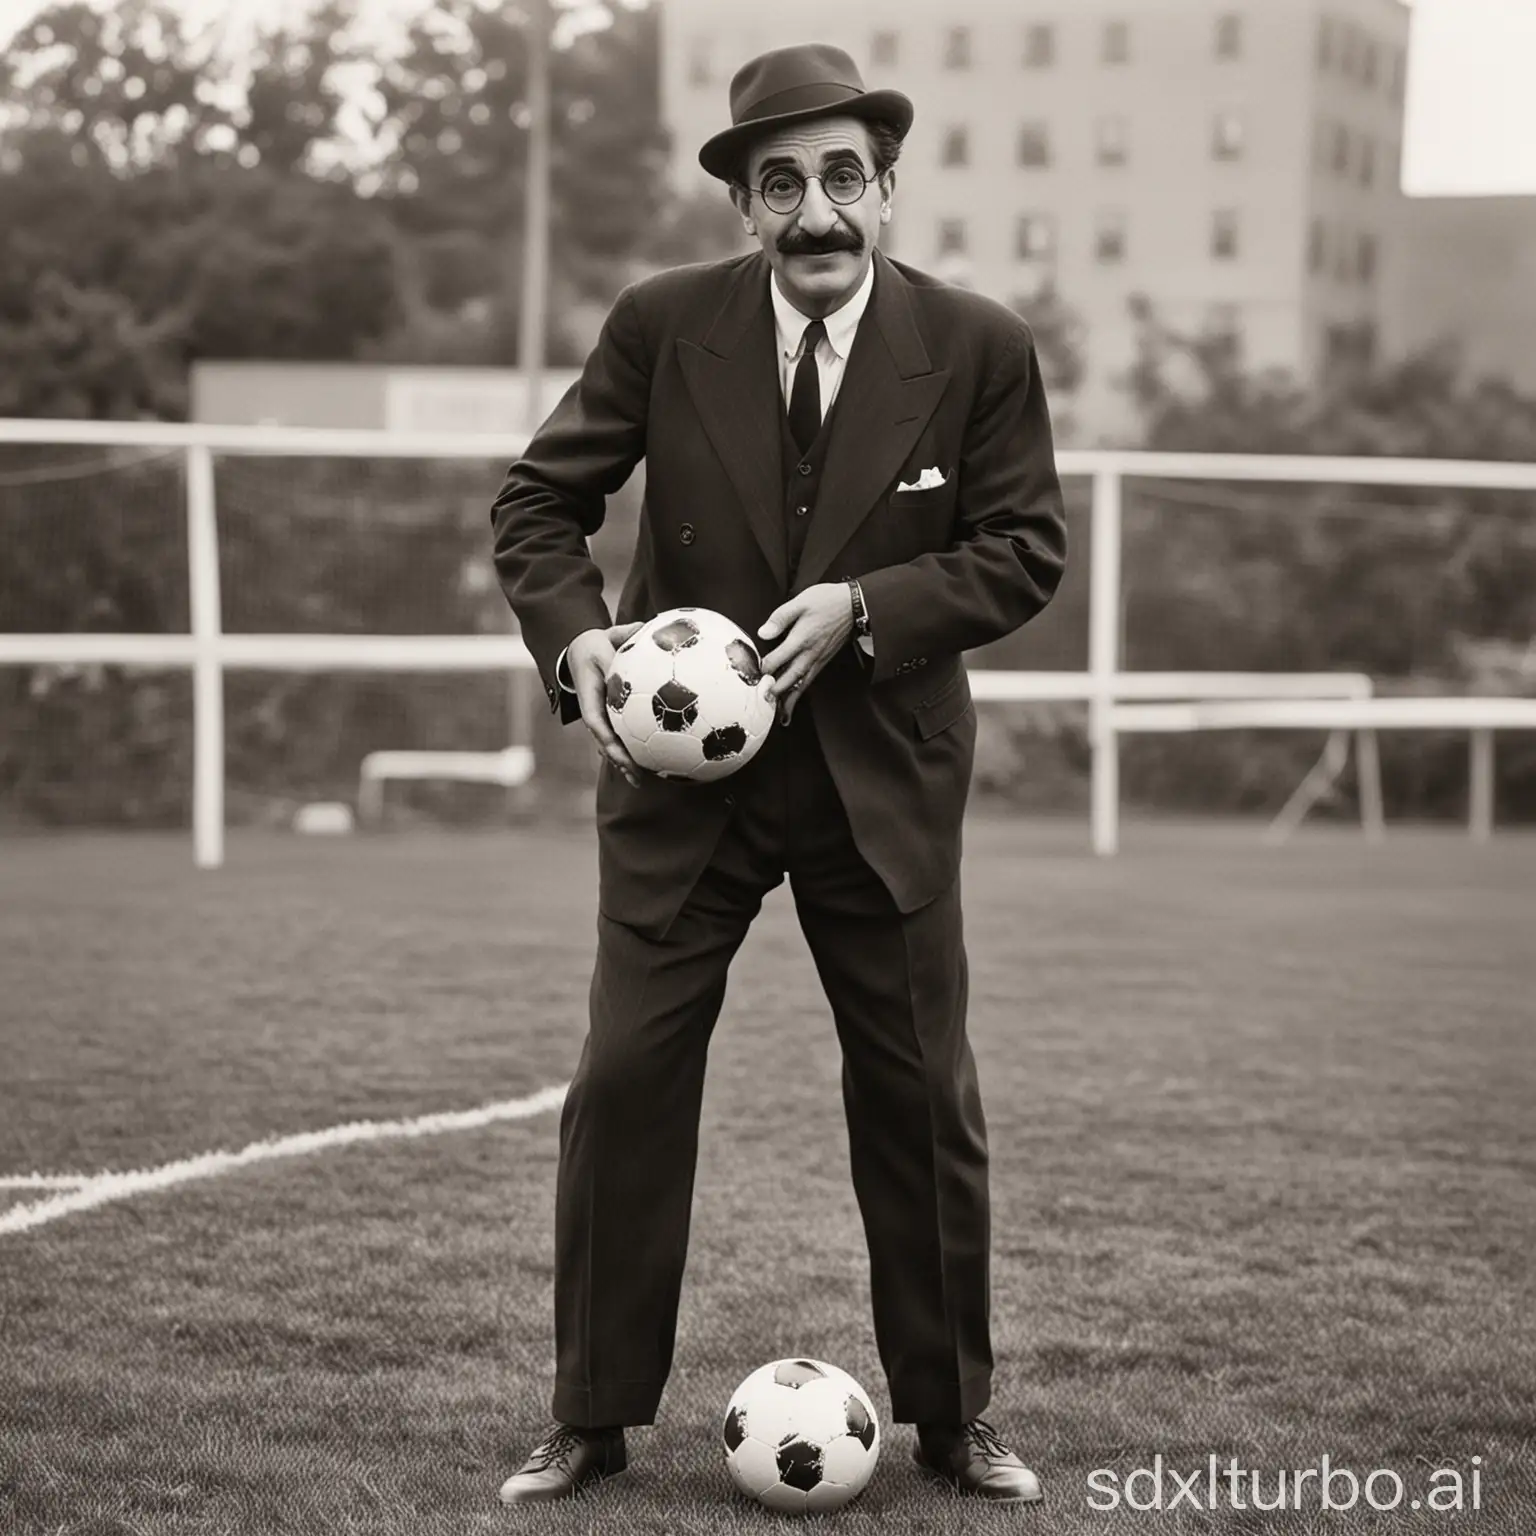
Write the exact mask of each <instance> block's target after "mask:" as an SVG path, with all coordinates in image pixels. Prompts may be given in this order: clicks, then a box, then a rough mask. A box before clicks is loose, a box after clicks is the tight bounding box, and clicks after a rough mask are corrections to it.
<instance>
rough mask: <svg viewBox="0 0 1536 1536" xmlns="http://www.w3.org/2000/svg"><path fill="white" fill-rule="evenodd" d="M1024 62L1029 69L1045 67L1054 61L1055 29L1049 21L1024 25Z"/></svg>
mask: <svg viewBox="0 0 1536 1536" xmlns="http://www.w3.org/2000/svg"><path fill="white" fill-rule="evenodd" d="M1024 62H1025V64H1027V65H1028V66H1029V67H1030V68H1031V69H1046V68H1048V67H1049V66H1050V65H1052V64H1054V63H1055V62H1056V29H1055V28H1054V27H1052V26H1051V25H1050V24H1049V23H1047V22H1035V23H1034V24H1033V25H1032V26H1028V27H1025V29H1024Z"/></svg>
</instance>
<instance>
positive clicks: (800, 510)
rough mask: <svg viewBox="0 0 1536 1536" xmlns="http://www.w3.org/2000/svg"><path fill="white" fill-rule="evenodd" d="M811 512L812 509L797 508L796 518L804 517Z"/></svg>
mask: <svg viewBox="0 0 1536 1536" xmlns="http://www.w3.org/2000/svg"><path fill="white" fill-rule="evenodd" d="M810 510H811V509H810V508H809V507H796V508H795V516H796V517H804V516H805V514H806V513H807V512H809V511H810Z"/></svg>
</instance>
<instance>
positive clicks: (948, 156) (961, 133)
mask: <svg viewBox="0 0 1536 1536" xmlns="http://www.w3.org/2000/svg"><path fill="white" fill-rule="evenodd" d="M970 160H971V138H970V134H969V133H967V132H966V130H965V127H964V126H963V125H961V126H959V127H954V128H946V129H945V130H944V139H943V143H942V145H941V147H940V151H939V163H940V164H941V165H969V164H970Z"/></svg>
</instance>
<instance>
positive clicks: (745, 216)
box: [731, 181, 757, 235]
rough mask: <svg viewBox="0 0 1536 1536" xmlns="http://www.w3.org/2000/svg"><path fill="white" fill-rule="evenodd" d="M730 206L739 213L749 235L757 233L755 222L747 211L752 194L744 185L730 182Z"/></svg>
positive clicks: (750, 204)
mask: <svg viewBox="0 0 1536 1536" xmlns="http://www.w3.org/2000/svg"><path fill="white" fill-rule="evenodd" d="M731 206H732V207H733V208H735V210H736V212H737V213H739V214H740V215H741V222H742V225H743V227H744V228H745V229H746V231H747V233H748V234H749V235H755V234H756V233H757V222H756V220H754V219H753V217H752V215H751V214H750V213H749V212H748V211H747V210H748V209H750V208H751V206H752V194H751V193H750V192H748V191H747V189H746V188H745V187H742V186H738V185H737V184H736V183H735V182H734V181H733V182H732V183H731Z"/></svg>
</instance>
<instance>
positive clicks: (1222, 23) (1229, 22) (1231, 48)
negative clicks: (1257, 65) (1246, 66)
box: [1216, 11, 1243, 59]
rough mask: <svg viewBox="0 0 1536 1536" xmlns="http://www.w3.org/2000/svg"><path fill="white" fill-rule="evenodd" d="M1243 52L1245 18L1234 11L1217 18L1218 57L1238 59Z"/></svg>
mask: <svg viewBox="0 0 1536 1536" xmlns="http://www.w3.org/2000/svg"><path fill="white" fill-rule="evenodd" d="M1242 54H1243V18H1242V17H1241V16H1238V15H1236V14H1235V13H1234V12H1232V11H1228V12H1227V13H1226V14H1225V15H1224V16H1218V17H1217V18H1216V57H1217V58H1218V59H1238V58H1241V57H1242Z"/></svg>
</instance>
